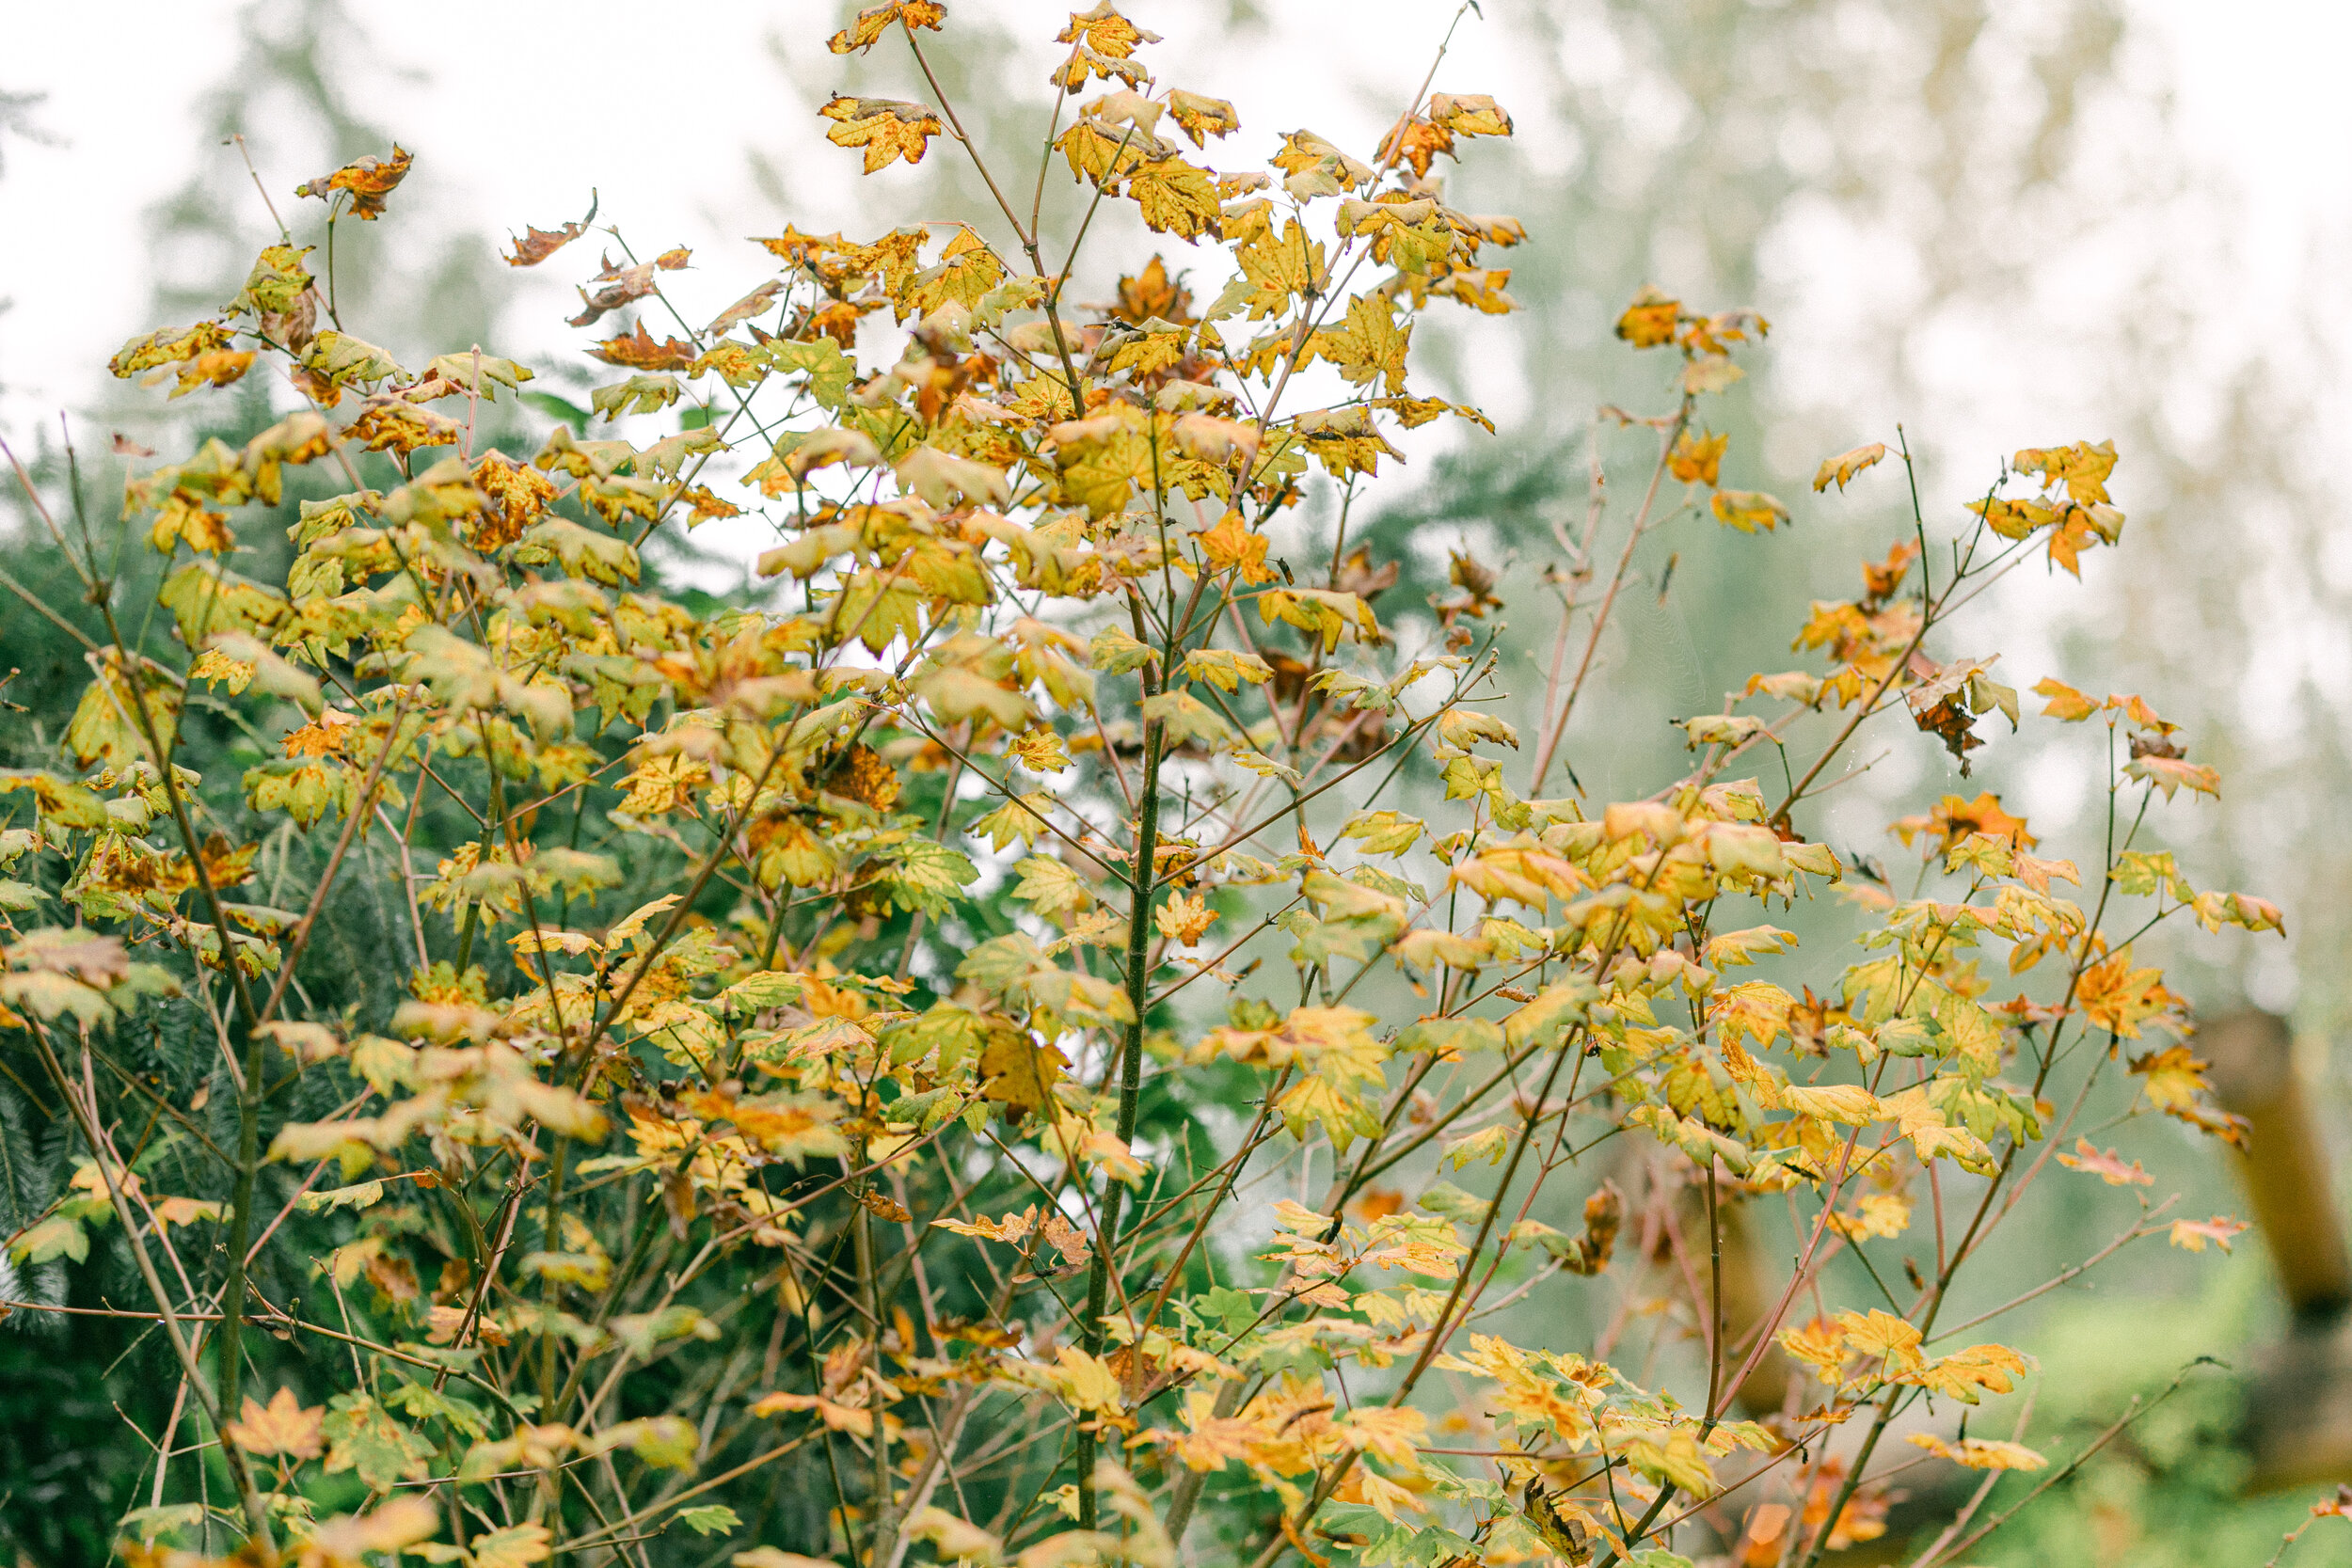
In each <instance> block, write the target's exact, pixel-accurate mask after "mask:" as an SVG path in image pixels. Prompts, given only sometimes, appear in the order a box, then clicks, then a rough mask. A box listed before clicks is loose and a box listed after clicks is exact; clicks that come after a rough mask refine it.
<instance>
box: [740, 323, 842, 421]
mask: <svg viewBox="0 0 2352 1568" xmlns="http://www.w3.org/2000/svg"><path fill="white" fill-rule="evenodd" d="M760 352H761V354H763V355H765V356H767V359H768V362H769V363H770V364H771V365H773V366H775V368H776V369H778V370H780V371H800V372H803V373H805V374H806V375H807V376H808V395H809V396H810V397H812V398H814V399H816V400H817V405H818V407H819V408H829V409H833V410H834V411H836V412H837V411H839V410H840V409H841V408H842V407H843V406H844V405H846V404H848V402H849V393H850V382H852V381H854V380H856V379H857V361H856V360H854V359H852V358H850V356H848V355H846V354H844V353H842V352H841V345H840V344H839V343H836V342H834V341H833V340H832V339H831V338H818V339H817V340H816V341H813V342H805V343H802V342H789V343H788V342H786V341H783V340H781V339H779V340H777V341H774V342H771V343H766V344H763V345H762V346H761V348H760Z"/></svg>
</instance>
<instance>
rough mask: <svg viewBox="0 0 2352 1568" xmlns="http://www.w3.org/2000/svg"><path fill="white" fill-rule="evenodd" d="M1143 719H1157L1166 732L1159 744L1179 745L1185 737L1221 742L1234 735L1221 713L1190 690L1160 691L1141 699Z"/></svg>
mask: <svg viewBox="0 0 2352 1568" xmlns="http://www.w3.org/2000/svg"><path fill="white" fill-rule="evenodd" d="M1143 720H1144V722H1145V723H1147V724H1148V723H1152V722H1153V721H1157V722H1158V723H1159V725H1160V727H1161V734H1162V735H1163V736H1165V739H1164V741H1163V742H1162V744H1163V745H1164V746H1167V747H1168V748H1171V749H1172V748H1174V747H1178V746H1182V745H1183V744H1184V742H1185V741H1187V740H1198V741H1200V743H1201V744H1202V745H1204V746H1221V745H1223V744H1224V743H1225V742H1227V741H1229V740H1232V739H1233V738H1235V736H1234V734H1233V726H1232V725H1231V724H1229V723H1227V722H1226V721H1225V719H1224V716H1223V715H1222V714H1219V713H1218V712H1217V711H1216V709H1215V708H1213V707H1211V706H1209V705H1208V704H1206V703H1204V702H1202V701H1201V700H1200V698H1198V697H1196V696H1194V695H1193V694H1192V693H1191V692H1189V691H1163V692H1161V693H1160V694H1159V695H1158V696H1156V697H1146V698H1145V699H1144V700H1143Z"/></svg>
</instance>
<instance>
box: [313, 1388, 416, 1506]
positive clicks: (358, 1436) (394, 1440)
mask: <svg viewBox="0 0 2352 1568" xmlns="http://www.w3.org/2000/svg"><path fill="white" fill-rule="evenodd" d="M432 1454H433V1445H432V1444H430V1443H428V1442H426V1441H425V1440H424V1438H423V1437H422V1436H421V1435H420V1434H419V1433H417V1432H416V1430H415V1429H414V1428H411V1427H406V1426H403V1425H402V1424H401V1423H400V1422H398V1421H396V1420H394V1419H392V1418H391V1417H390V1416H389V1415H388V1414H386V1412H385V1410H384V1407H383V1406H382V1405H380V1404H378V1403H376V1402H374V1401H373V1400H372V1399H370V1398H369V1397H368V1396H367V1395H365V1394H361V1393H349V1394H337V1395H336V1396H335V1397H334V1398H333V1399H330V1400H328V1401H327V1402H326V1473H327V1474H328V1475H335V1474H337V1473H339V1472H341V1471H343V1470H356V1471H358V1475H359V1479H360V1481H364V1482H365V1483H366V1484H367V1485H368V1486H370V1487H371V1488H373V1489H374V1490H375V1491H378V1492H389V1491H390V1490H391V1489H392V1487H393V1486H394V1485H395V1484H396V1483H398V1482H400V1481H415V1480H417V1479H419V1478H420V1477H421V1476H422V1475H423V1474H424V1467H425V1461H426V1460H427V1459H429V1458H431V1457H432Z"/></svg>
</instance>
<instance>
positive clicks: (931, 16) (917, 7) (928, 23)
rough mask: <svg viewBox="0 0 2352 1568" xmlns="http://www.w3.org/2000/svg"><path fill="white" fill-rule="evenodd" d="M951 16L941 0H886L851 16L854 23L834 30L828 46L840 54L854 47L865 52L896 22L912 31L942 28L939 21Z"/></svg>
mask: <svg viewBox="0 0 2352 1568" xmlns="http://www.w3.org/2000/svg"><path fill="white" fill-rule="evenodd" d="M946 20H947V8H946V7H945V6H943V5H941V4H939V0H883V3H882V5H879V6H868V7H866V8H865V9H864V10H862V11H860V12H858V13H857V15H856V16H855V17H853V18H851V19H850V24H849V25H848V26H847V27H844V28H842V29H841V31H839V32H837V33H835V34H834V36H833V37H832V38H831V39H830V40H827V41H826V44H825V47H826V48H828V49H830V50H832V51H833V52H834V54H836V55H847V54H850V53H851V52H852V51H854V52H856V53H858V54H860V55H863V54H865V53H866V52H867V51H868V50H870V49H872V48H873V47H874V45H875V44H877V43H879V42H881V41H882V35H883V34H884V33H886V32H888V31H890V29H891V28H892V27H894V26H904V27H905V28H906V29H907V30H908V31H909V32H913V31H914V29H915V28H917V27H929V28H930V30H931V31H933V32H937V31H939V24H941V23H943V22H945V21H946Z"/></svg>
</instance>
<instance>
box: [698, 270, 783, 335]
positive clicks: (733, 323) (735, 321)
mask: <svg viewBox="0 0 2352 1568" xmlns="http://www.w3.org/2000/svg"><path fill="white" fill-rule="evenodd" d="M783 287H784V284H783V283H782V282H781V281H780V280H778V279H776V278H773V277H771V278H770V279H768V281H767V282H765V283H762V284H761V285H760V286H759V287H758V288H756V289H754V290H753V291H752V292H751V293H747V294H745V295H744V296H743V297H742V298H741V299H739V300H737V301H736V302H735V303H734V304H732V305H730V306H728V307H727V308H726V309H723V310H722V311H720V312H719V313H718V314H717V315H716V316H713V317H712V318H711V319H710V325H708V326H706V327H704V328H703V335H704V336H705V337H707V338H723V337H725V336H726V335H727V334H728V333H729V332H732V331H734V330H735V329H736V328H737V327H738V326H740V325H742V324H743V323H745V322H747V321H749V320H751V319H752V318H753V317H754V316H756V315H758V314H759V313H760V312H761V311H763V310H765V309H768V307H769V306H770V305H771V304H772V303H774V301H775V297H776V294H777V293H778V292H779V291H780V290H782V289H783Z"/></svg>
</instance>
